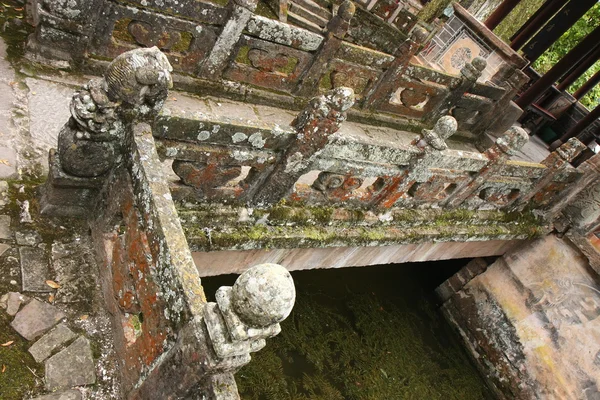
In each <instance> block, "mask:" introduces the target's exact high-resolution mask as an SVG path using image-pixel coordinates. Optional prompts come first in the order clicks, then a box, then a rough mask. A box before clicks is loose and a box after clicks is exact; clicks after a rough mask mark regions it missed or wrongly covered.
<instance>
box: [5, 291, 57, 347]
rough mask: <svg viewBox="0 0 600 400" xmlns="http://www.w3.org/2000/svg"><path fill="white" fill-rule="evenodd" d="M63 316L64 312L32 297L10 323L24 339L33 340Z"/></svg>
mask: <svg viewBox="0 0 600 400" xmlns="http://www.w3.org/2000/svg"><path fill="white" fill-rule="evenodd" d="M63 318H65V314H63V312H62V311H60V310H59V309H57V308H56V307H54V306H52V305H50V304H48V303H43V302H41V301H39V300H36V299H33V300H31V302H29V304H27V305H26V306H25V307H23V309H22V310H21V311H19V312H18V313H17V315H16V316H15V319H14V320H13V322H12V323H11V324H10V325H11V326H12V327H13V328H14V329H15V330H16V331H17V332H18V333H19V334H20V335H21V336H23V337H24V338H25V339H27V340H33V339H35V338H37V337H38V336H40V335H42V334H44V333H45V332H47V331H48V330H49V329H50V328H52V327H53V326H54V325H56V323H58V322H59V321H60V320H61V319H63Z"/></svg>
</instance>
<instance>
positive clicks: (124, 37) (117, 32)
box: [112, 18, 136, 43]
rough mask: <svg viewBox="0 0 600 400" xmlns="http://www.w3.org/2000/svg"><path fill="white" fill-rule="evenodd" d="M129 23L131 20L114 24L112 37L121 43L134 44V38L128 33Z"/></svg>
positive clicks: (125, 19) (122, 20)
mask: <svg viewBox="0 0 600 400" xmlns="http://www.w3.org/2000/svg"><path fill="white" fill-rule="evenodd" d="M131 21H132V20H131V18H124V19H120V20H118V21H117V22H115V27H114V28H113V32H112V37H113V38H115V39H116V40H119V41H121V42H126V43H136V41H135V38H134V37H133V36H132V35H131V33H129V24H130V23H131Z"/></svg>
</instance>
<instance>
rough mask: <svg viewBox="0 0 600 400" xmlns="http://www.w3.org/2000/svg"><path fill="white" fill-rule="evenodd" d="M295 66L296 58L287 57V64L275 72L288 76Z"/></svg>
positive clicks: (296, 63)
mask: <svg viewBox="0 0 600 400" xmlns="http://www.w3.org/2000/svg"><path fill="white" fill-rule="evenodd" d="M296 65H298V59H297V58H296V57H288V58H287V64H286V65H285V66H284V67H283V68H280V69H278V70H277V71H278V72H281V73H284V74H286V75H289V74H291V73H293V72H294V71H295V70H296Z"/></svg>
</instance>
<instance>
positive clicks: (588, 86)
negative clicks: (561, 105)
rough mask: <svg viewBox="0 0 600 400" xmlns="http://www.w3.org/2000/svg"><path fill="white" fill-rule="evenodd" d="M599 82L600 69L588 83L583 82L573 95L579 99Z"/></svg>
mask: <svg viewBox="0 0 600 400" xmlns="http://www.w3.org/2000/svg"><path fill="white" fill-rule="evenodd" d="M598 83H600V71H598V72H596V73H595V74H594V75H593V76H592V77H591V78H590V79H588V81H587V82H586V83H584V84H583V86H581V87H580V88H579V89H577V91H576V92H575V93H573V97H575V98H576V99H577V100H579V99H581V98H582V97H583V96H585V95H586V94H588V93H589V91H590V90H592V89H593V88H594V87H595V86H596V85H597V84H598Z"/></svg>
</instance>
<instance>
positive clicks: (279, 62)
mask: <svg viewBox="0 0 600 400" xmlns="http://www.w3.org/2000/svg"><path fill="white" fill-rule="evenodd" d="M248 60H250V64H252V66H253V67H254V68H256V69H259V70H261V71H266V72H284V71H286V70H287V69H291V70H293V67H294V66H295V65H296V64H298V60H297V59H294V58H293V57H287V56H286V55H285V54H280V53H278V54H272V53H271V52H269V51H268V50H265V49H256V48H253V49H250V50H249V51H248ZM290 66H292V67H291V68H290ZM286 72H289V71H286Z"/></svg>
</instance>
